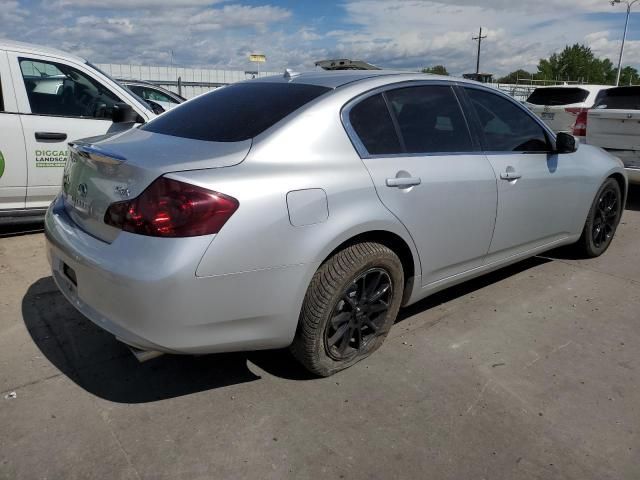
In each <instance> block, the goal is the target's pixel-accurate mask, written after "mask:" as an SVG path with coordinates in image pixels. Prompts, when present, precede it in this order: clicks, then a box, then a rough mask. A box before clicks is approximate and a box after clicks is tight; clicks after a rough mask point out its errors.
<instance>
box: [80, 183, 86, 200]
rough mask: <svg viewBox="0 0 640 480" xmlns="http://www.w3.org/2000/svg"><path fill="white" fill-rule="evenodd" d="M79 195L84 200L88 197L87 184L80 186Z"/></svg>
mask: <svg viewBox="0 0 640 480" xmlns="http://www.w3.org/2000/svg"><path fill="white" fill-rule="evenodd" d="M78 195H80V196H81V197H82V198H84V197H86V196H87V184H86V183H81V184H80V185H78Z"/></svg>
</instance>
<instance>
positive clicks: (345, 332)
mask: <svg viewBox="0 0 640 480" xmlns="http://www.w3.org/2000/svg"><path fill="white" fill-rule="evenodd" d="M403 288H404V272H403V270H402V263H401V262H400V259H399V258H398V256H397V255H396V254H395V253H394V252H393V251H392V250H391V249H389V248H388V247H386V246H384V245H381V244H378V243H371V242H366V243H358V244H355V245H352V246H350V247H347V248H345V249H344V250H341V251H340V252H338V253H336V254H335V255H333V256H332V257H331V258H329V259H328V260H327V261H326V262H325V263H324V264H323V265H322V266H321V267H320V268H319V269H318V271H317V272H316V273H315V275H314V276H313V279H312V280H311V284H310V285H309V288H308V289H307V293H306V295H305V299H304V303H303V305H302V311H301V313H300V319H299V323H298V329H297V331H296V335H295V338H294V340H293V344H292V345H291V351H292V352H293V355H294V356H295V357H296V358H297V359H298V360H299V361H300V363H302V364H303V365H304V366H305V367H306V368H307V369H308V370H309V371H311V372H312V373H314V374H316V375H320V376H322V377H328V376H330V375H333V374H334V373H336V372H338V371H340V370H343V369H345V368H347V367H350V366H351V365H353V364H354V363H357V362H359V361H360V360H362V359H364V358H366V357H368V356H369V355H371V354H372V353H373V352H374V351H376V350H377V349H378V348H379V347H380V345H382V343H383V342H384V339H385V338H386V336H387V334H388V333H389V330H390V329H391V327H392V326H393V323H394V322H395V319H396V317H397V315H398V310H399V309H400V303H401V302H402V294H403Z"/></svg>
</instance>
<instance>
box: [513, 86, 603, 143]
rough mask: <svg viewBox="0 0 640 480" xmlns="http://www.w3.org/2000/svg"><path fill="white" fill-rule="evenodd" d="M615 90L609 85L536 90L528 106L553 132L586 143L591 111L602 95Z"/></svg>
mask: <svg viewBox="0 0 640 480" xmlns="http://www.w3.org/2000/svg"><path fill="white" fill-rule="evenodd" d="M608 88H611V87H607V86H605V85H575V86H574V85H561V86H555V87H540V88H536V89H535V90H534V91H533V93H532V94H531V95H530V96H529V98H527V101H526V102H525V105H526V106H527V107H528V108H529V109H530V110H531V111H532V112H533V113H535V114H536V115H537V116H538V117H540V118H541V119H542V120H543V121H544V122H545V123H546V124H547V125H549V127H551V129H552V130H553V131H554V132H556V133H558V132H565V133H571V134H573V135H575V136H576V137H578V140H579V141H580V142H582V143H584V141H585V139H586V135H587V133H586V128H587V111H588V110H589V109H590V108H591V107H593V105H594V104H595V102H596V99H597V98H598V95H599V94H600V93H601V92H603V91H605V90H606V89H608Z"/></svg>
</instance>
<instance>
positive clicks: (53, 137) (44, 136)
mask: <svg viewBox="0 0 640 480" xmlns="http://www.w3.org/2000/svg"><path fill="white" fill-rule="evenodd" d="M66 139H67V134H66V133H57V132H36V140H43V141H49V142H51V141H55V142H63V141H64V140H66Z"/></svg>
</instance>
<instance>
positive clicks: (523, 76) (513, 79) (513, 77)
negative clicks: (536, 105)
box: [498, 69, 534, 83]
mask: <svg viewBox="0 0 640 480" xmlns="http://www.w3.org/2000/svg"><path fill="white" fill-rule="evenodd" d="M533 75H534V74H533V73H531V72H527V71H526V70H523V69H519V70H516V71H515V72H511V73H510V74H508V75H506V76H504V77H501V78H499V79H498V83H517V82H518V81H519V80H530V79H532V78H533Z"/></svg>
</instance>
